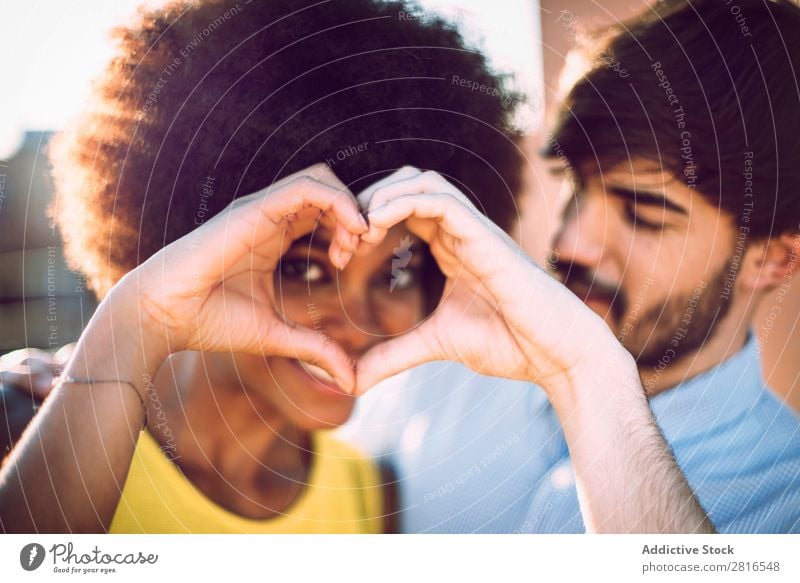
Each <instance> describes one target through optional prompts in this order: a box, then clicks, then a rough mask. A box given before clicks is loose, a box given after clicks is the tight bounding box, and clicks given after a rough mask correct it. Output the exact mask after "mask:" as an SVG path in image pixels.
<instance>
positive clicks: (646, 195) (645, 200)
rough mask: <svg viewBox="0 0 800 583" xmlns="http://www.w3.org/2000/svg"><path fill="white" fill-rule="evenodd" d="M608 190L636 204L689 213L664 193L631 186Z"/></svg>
mask: <svg viewBox="0 0 800 583" xmlns="http://www.w3.org/2000/svg"><path fill="white" fill-rule="evenodd" d="M608 192H609V193H610V194H613V195H614V196H618V197H619V198H624V199H625V200H629V201H631V202H635V203H636V204H644V205H648V206H657V207H661V208H665V209H667V210H671V211H674V212H676V213H679V214H681V215H688V214H689V213H688V212H687V211H686V209H685V208H684V207H682V206H681V205H679V204H676V203H674V202H672V201H671V200H670V199H668V198H667V197H665V196H664V195H663V194H658V193H655V192H648V191H646V190H633V189H631V188H625V187H622V186H612V187H610V188H609V189H608Z"/></svg>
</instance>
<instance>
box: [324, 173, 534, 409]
mask: <svg viewBox="0 0 800 583" xmlns="http://www.w3.org/2000/svg"><path fill="white" fill-rule="evenodd" d="M357 201H358V206H359V207H360V208H361V209H362V212H363V213H364V215H365V216H366V217H367V224H368V227H367V230H366V232H364V233H361V234H360V235H359V236H358V237H356V240H357V245H355V246H352V245H349V244H347V243H345V244H344V245H340V247H339V249H338V250H334V249H333V248H332V249H331V250H330V252H329V253H330V256H331V261H332V262H333V263H334V265H337V266H339V267H340V268H342V269H343V268H345V266H346V265H347V263H348V262H349V260H350V259H351V258H352V256H353V254H357V255H359V256H360V255H365V254H368V253H371V252H372V251H374V250H375V248H376V247H377V246H379V245H381V244H382V243H383V242H384V241H385V240H386V237H387V234H388V233H389V231H390V230H391V229H392V228H394V227H396V226H398V225H400V224H402V225H404V226H405V228H406V229H407V230H408V231H410V232H411V233H412V234H413V235H415V236H417V237H419V239H420V240H422V241H423V242H424V243H425V244H427V246H428V248H429V250H430V252H431V255H432V256H433V258H434V259H435V261H436V263H437V265H438V267H439V269H440V271H441V272H442V274H443V275H444V276H445V286H444V290H443V294H442V297H441V299H440V300H439V302H438V305H437V307H436V309H435V310H434V311H433V313H431V314H430V315H429V316H428V317H427V318H426V319H424V320H423V321H422V322H419V323H417V324H416V325H414V326H413V327H412V328H411V329H410V330H408V331H406V332H404V333H401V334H398V335H397V336H394V337H392V338H390V339H387V340H383V341H381V342H379V343H378V344H376V345H373V346H372V347H371V348H369V349H368V350H367V351H366V352H365V353H364V354H362V355H361V356H360V357H359V358H357V359H356V362H354V363H353V364H354V365H355V379H354V380H355V383H354V391H353V392H354V393H355V394H357V395H360V394H363V393H364V392H366V391H367V390H368V389H370V388H371V387H372V386H373V385H375V384H377V383H378V382H380V381H382V380H384V379H386V378H388V377H390V376H393V375H395V374H398V373H400V372H403V371H405V370H407V369H409V368H412V367H415V366H417V365H420V364H423V363H425V362H429V361H434V360H449V361H456V362H460V363H462V364H464V365H466V366H468V367H469V368H471V369H472V370H474V371H477V372H483V373H485V374H493V375H502V376H507V377H510V378H520V379H521V378H529V375H530V370H528V368H527V367H526V362H527V358H526V356H525V353H526V351H527V350H529V347H526V348H522V347H521V346H520V345H519V343H518V341H517V336H516V335H515V334H514V333H513V332H512V331H511V329H510V327H509V322H508V321H507V320H506V314H505V313H503V312H502V311H501V309H500V304H499V302H498V295H500V294H502V295H506V297H508V296H507V294H506V290H507V288H509V287H510V284H512V285H513V278H509V277H508V273H506V272H505V270H506V268H507V267H509V266H510V265H511V264H512V262H514V261H518V260H519V257H520V255H521V254H522V251H521V250H520V248H519V247H518V246H517V245H516V243H514V242H513V240H512V239H511V238H510V237H509V236H508V235H507V234H506V233H505V232H504V231H502V230H501V229H500V228H499V227H497V225H495V224H494V223H492V222H491V221H490V220H489V219H488V218H487V217H486V216H485V215H483V214H482V213H480V212H479V211H478V210H477V209H476V208H475V207H474V205H473V204H472V203H471V202H470V201H469V200H468V199H467V197H466V196H465V195H464V194H463V193H461V192H460V191H459V190H458V189H457V188H455V187H454V186H453V185H452V184H450V183H449V182H447V181H446V180H445V179H444V178H443V177H442V176H440V175H439V174H437V173H435V172H422V171H420V170H418V169H416V168H412V167H405V168H402V169H401V170H398V171H397V172H395V173H394V174H392V175H391V176H389V177H387V178H385V179H383V180H381V181H379V182H376V183H375V184H373V185H372V186H371V187H369V188H368V189H367V190H365V191H364V192H362V193H360V194H359V195H358V197H357ZM343 240H344V239H343ZM512 271H513V270H512ZM522 271H525V270H522ZM501 272H503V273H501ZM487 282H488V283H490V284H492V283H494V284H495V285H494V286H491V285H490V286H489V287H487V286H486V285H485V284H486V283H487ZM491 287H494V289H490V288H491ZM523 295H524V294H523ZM520 300H522V301H521V302H520ZM512 303H514V304H516V305H517V306H518V307H519V306H520V305H522V310H524V311H527V308H528V302H527V298H524V297H522V296H520V294H517V297H516V298H515V299H514V301H512ZM519 311H520V310H519V309H517V312H519ZM328 348H329V349H330V346H328ZM336 349H337V350H338V347H337V348H336ZM340 386H341V385H340ZM343 388H344V387H343ZM346 390H347V389H346Z"/></svg>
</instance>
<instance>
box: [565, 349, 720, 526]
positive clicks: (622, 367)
mask: <svg viewBox="0 0 800 583" xmlns="http://www.w3.org/2000/svg"><path fill="white" fill-rule="evenodd" d="M552 400H553V405H554V406H555V408H556V411H557V412H558V415H559V418H560V420H561V424H562V427H563V430H564V434H565V437H566V440H567V444H568V446H569V450H570V456H571V460H572V465H573V470H574V472H575V479H576V484H577V487H578V496H579V500H580V504H581V511H582V513H583V518H584V522H585V525H586V528H587V531H588V532H605V533H623V532H640V533H678V532H680V533H713V532H714V527H713V525H712V524H711V521H710V520H709V519H708V516H707V515H706V513H705V511H704V510H703V508H702V507H701V506H700V503H699V501H698V500H697V498H696V497H695V496H694V493H693V492H692V490H691V488H690V486H689V483H688V481H687V480H686V477H685V476H684V475H683V472H682V471H681V469H680V467H679V466H678V464H677V462H676V461H675V458H674V456H673V454H672V450H671V449H670V447H669V445H668V444H667V442H666V440H665V439H664V436H663V434H662V433H661V430H660V429H659V427H658V425H657V424H656V421H655V418H654V417H653V413H652V411H651V410H650V407H649V405H648V403H647V399H646V397H645V394H644V390H643V389H642V387H641V383H640V381H639V376H638V371H637V369H636V366H635V363H634V361H633V359H632V358H630V357H629V356H628V355H627V353H625V354H617V355H615V356H613V357H612V358H611V359H610V360H606V361H604V362H603V363H602V364H600V365H599V366H594V367H587V368H585V369H584V371H582V372H581V373H579V374H575V375H574V376H573V377H572V378H571V382H570V383H569V384H568V385H565V386H564V387H562V388H561V389H560V390H558V391H556V392H555V393H554V394H552Z"/></svg>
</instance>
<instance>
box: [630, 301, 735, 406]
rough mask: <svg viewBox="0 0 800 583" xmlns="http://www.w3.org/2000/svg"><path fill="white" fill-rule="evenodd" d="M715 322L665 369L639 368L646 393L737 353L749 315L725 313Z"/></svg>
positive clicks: (661, 389)
mask: <svg viewBox="0 0 800 583" xmlns="http://www.w3.org/2000/svg"><path fill="white" fill-rule="evenodd" d="M728 316H729V317H727V318H726V319H725V321H724V322H721V323H719V324H718V325H717V327H716V329H715V330H714V334H713V336H712V337H711V339H710V340H709V341H708V342H705V343H703V346H702V347H701V348H700V349H699V350H696V351H694V352H691V353H689V354H686V355H684V356H682V357H681V358H680V359H679V360H677V361H675V362H672V363H670V364H669V366H667V367H665V368H664V369H655V368H653V367H647V368H641V367H640V368H639V375H640V377H641V379H642V386H643V387H644V388H645V391H646V392H647V396H648V397H653V396H655V395H657V394H659V393H662V392H664V391H667V390H669V389H671V388H673V387H675V386H676V385H678V384H680V383H682V382H685V381H688V380H689V379H692V378H694V377H696V376H697V375H699V374H702V373H704V372H706V371H708V370H711V369H712V368H714V367H716V366H718V365H720V364H721V363H723V362H724V361H726V360H727V359H729V358H730V357H732V356H734V355H735V354H737V353H738V352H739V351H740V350H742V348H743V347H744V345H745V343H746V342H747V332H748V326H747V322H749V321H750V319H749V318H746V317H743V318H733V317H730V316H732V314H729V315H728Z"/></svg>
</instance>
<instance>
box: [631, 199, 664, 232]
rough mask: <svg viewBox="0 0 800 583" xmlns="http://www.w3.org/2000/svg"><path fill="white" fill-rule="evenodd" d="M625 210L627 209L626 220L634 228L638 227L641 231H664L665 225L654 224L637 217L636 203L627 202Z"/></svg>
mask: <svg viewBox="0 0 800 583" xmlns="http://www.w3.org/2000/svg"><path fill="white" fill-rule="evenodd" d="M624 208H625V218H626V220H627V221H628V222H629V223H630V224H631V225H633V226H634V227H638V228H640V229H645V230H648V231H661V230H663V229H664V224H663V223H654V222H652V221H648V220H647V219H643V218H642V217H640V216H639V215H637V214H636V205H635V204H634V203H632V202H626V203H625V207H624Z"/></svg>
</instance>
